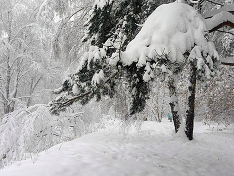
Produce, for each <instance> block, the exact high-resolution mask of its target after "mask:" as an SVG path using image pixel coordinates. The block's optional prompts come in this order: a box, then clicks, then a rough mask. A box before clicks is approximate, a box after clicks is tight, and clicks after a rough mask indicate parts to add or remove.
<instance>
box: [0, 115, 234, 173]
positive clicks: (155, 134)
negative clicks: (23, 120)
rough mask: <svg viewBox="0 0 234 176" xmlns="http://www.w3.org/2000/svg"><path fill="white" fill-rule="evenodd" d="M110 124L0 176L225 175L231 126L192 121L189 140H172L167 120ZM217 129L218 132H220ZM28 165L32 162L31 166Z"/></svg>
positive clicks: (233, 141) (233, 142)
mask: <svg viewBox="0 0 234 176" xmlns="http://www.w3.org/2000/svg"><path fill="white" fill-rule="evenodd" d="M117 129H118V128H117V127H116V126H115V125H112V126H110V128H109V129H106V130H102V131H99V132H95V133H92V134H88V135H86V136H83V137H81V138H78V139H76V140H73V141H70V142H66V143H63V144H59V145H56V146H54V147H52V148H51V149H49V150H48V151H46V152H42V153H40V154H39V156H38V157H35V156H34V157H33V158H32V159H28V160H25V161H22V162H21V163H15V164H13V165H11V166H9V167H5V168H4V169H2V170H0V176H231V175H233V174H234V157H233V156H234V150H233V146H234V135H233V133H234V125H231V126H229V127H228V128H226V129H225V128H220V127H219V128H218V127H216V126H215V127H214V128H209V127H208V126H204V125H202V123H195V140H193V141H188V140H187V139H184V138H181V137H179V136H173V125H172V122H169V121H167V120H164V121H163V122H162V123H157V122H144V124H143V125H142V128H141V131H139V132H136V131H135V132H134V131H133V130H132V131H130V132H129V134H128V135H124V134H123V133H120V132H119V131H118V130H117ZM221 130H222V131H221ZM33 161H34V163H33Z"/></svg>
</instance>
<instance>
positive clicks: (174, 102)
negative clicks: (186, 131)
mask: <svg viewBox="0 0 234 176" xmlns="http://www.w3.org/2000/svg"><path fill="white" fill-rule="evenodd" d="M168 88H169V96H170V103H169V104H170V107H171V113H172V118H173V122H174V126H175V132H176V133H177V132H178V130H179V128H180V124H181V117H180V114H179V103H178V98H177V93H176V83H175V79H174V78H173V77H170V78H169V81H168Z"/></svg>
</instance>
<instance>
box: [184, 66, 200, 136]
mask: <svg viewBox="0 0 234 176" xmlns="http://www.w3.org/2000/svg"><path fill="white" fill-rule="evenodd" d="M190 67H191V68H190V75H189V86H188V91H189V92H188V109H187V111H186V125H185V133H186V135H187V137H188V139H189V140H192V139H193V125H194V108H195V94H196V71H197V69H196V67H195V65H194V64H191V65H190Z"/></svg>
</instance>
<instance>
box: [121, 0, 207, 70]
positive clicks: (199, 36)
mask: <svg viewBox="0 0 234 176" xmlns="http://www.w3.org/2000/svg"><path fill="white" fill-rule="evenodd" d="M206 32H207V28H206V24H205V22H204V19H203V18H202V16H201V15H200V14H198V13H197V11H196V10H195V9H193V8H192V7H190V6H189V5H187V4H183V3H176V2H174V3H170V4H163V5H161V6H159V7H158V8H157V9H156V10H155V11H154V12H153V13H152V14H151V15H150V16H149V17H148V19H147V20H146V21H145V23H144V25H143V27H142V29H141V31H140V32H139V33H138V35H137V36H136V37H135V39H133V40H132V41H131V42H130V43H129V44H128V46H127V48H126V51H125V52H123V53H122V62H123V64H124V65H131V64H132V63H133V62H137V63H138V66H144V65H146V62H147V61H150V60H152V59H154V60H156V58H157V57H160V56H162V55H168V58H169V59H170V60H171V61H172V62H183V61H184V60H185V58H184V54H185V53H186V51H191V49H192V48H193V47H194V46H195V45H196V46H199V47H201V48H203V49H204V50H208V49H209V46H208V42H207V39H206V38H205V37H204V36H205V34H206ZM208 52H209V51H206V53H208Z"/></svg>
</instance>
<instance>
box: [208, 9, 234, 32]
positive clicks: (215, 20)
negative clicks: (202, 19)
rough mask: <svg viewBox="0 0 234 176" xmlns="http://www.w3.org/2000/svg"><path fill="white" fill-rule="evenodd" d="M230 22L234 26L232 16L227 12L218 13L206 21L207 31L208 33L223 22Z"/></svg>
mask: <svg viewBox="0 0 234 176" xmlns="http://www.w3.org/2000/svg"><path fill="white" fill-rule="evenodd" d="M228 21H229V22H231V23H233V24H234V15H233V14H231V13H229V12H220V13H218V14H216V15H214V16H213V17H212V18H209V19H206V26H207V29H208V30H209V31H210V30H212V29H213V28H215V27H217V26H218V25H219V24H222V23H224V22H228Z"/></svg>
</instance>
